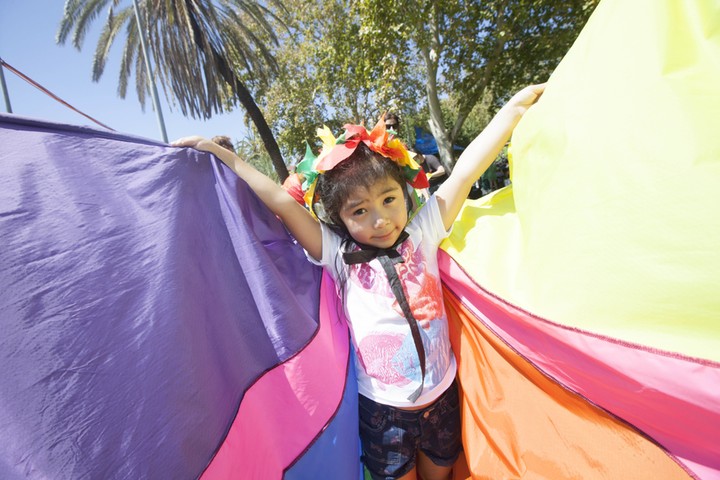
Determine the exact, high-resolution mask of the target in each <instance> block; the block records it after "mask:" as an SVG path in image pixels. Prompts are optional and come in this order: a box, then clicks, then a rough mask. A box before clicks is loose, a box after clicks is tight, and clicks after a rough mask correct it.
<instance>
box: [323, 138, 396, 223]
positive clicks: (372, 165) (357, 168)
mask: <svg viewBox="0 0 720 480" xmlns="http://www.w3.org/2000/svg"><path fill="white" fill-rule="evenodd" d="M388 177H390V178H392V179H393V180H395V181H396V182H397V183H398V185H400V186H401V187H402V190H403V195H404V198H405V200H406V203H407V200H408V198H409V196H408V193H407V189H406V188H405V178H404V177H403V174H402V170H401V169H400V166H399V165H398V164H397V163H395V162H394V161H392V160H390V159H389V158H385V157H383V156H382V155H380V154H378V153H375V152H373V151H372V150H370V149H369V148H368V147H367V146H366V145H365V144H364V143H360V145H358V146H357V148H356V149H355V151H354V152H353V153H352V154H351V155H350V156H349V157H348V158H347V159H345V160H343V161H342V163H340V164H339V165H337V166H336V167H335V168H333V169H332V170H329V171H327V172H325V173H324V174H322V175H320V177H319V178H318V182H317V186H316V187H315V188H316V190H315V193H316V194H317V196H318V198H319V203H320V204H321V207H320V208H321V210H322V212H321V214H320V215H318V216H319V217H320V218H321V219H322V220H323V221H324V222H325V223H327V224H328V225H329V226H330V227H331V228H332V229H333V230H335V231H336V232H337V233H338V234H340V235H342V236H344V237H348V233H347V230H346V229H345V225H344V224H343V222H342V220H341V219H340V210H341V208H342V206H343V203H344V202H345V200H346V199H347V198H348V196H349V195H350V193H351V192H352V191H353V190H355V189H356V188H358V187H364V188H370V186H371V185H373V184H375V183H376V182H378V181H380V180H384V179H385V178H388ZM316 213H320V212H317V210H316Z"/></svg>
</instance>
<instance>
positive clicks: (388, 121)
mask: <svg viewBox="0 0 720 480" xmlns="http://www.w3.org/2000/svg"><path fill="white" fill-rule="evenodd" d="M385 128H386V129H387V130H392V131H394V132H395V133H396V134H398V135H400V117H398V116H397V114H396V113H395V112H387V113H386V114H385Z"/></svg>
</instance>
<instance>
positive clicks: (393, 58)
mask: <svg viewBox="0 0 720 480" xmlns="http://www.w3.org/2000/svg"><path fill="white" fill-rule="evenodd" d="M596 4H597V0H565V1H562V2H558V1H556V0H486V1H481V0H470V1H467V0H466V1H458V0H393V1H387V0H356V1H343V0H333V1H330V2H320V1H315V0H287V1H286V2H285V5H287V6H288V10H289V11H290V12H291V13H292V17H293V18H292V21H291V25H292V27H291V38H292V40H293V41H292V42H288V41H282V42H281V43H280V47H279V51H278V52H276V58H277V59H278V61H279V63H280V64H281V69H282V71H283V74H282V75H281V76H280V78H279V81H278V82H276V83H275V85H274V86H273V87H272V88H271V89H270V90H268V92H267V93H268V96H269V100H268V116H269V117H270V118H272V120H273V122H275V123H277V122H280V123H282V124H283V132H282V133H281V134H280V138H281V143H282V144H283V145H285V146H286V147H287V145H288V144H287V143H285V142H286V141H288V142H290V141H292V142H294V143H295V144H296V145H297V146H295V147H291V148H293V149H294V152H296V153H295V154H296V155H299V154H301V151H302V145H301V142H299V141H300V139H301V138H308V136H310V137H312V136H313V135H314V128H315V127H316V126H318V125H320V124H322V123H328V124H330V126H332V127H334V129H337V127H339V126H340V125H341V124H342V123H344V122H346V121H365V122H366V123H374V122H375V121H376V120H377V117H378V116H379V114H380V113H381V112H382V111H384V110H387V109H392V110H397V111H400V112H401V113H402V115H403V116H404V124H405V130H404V131H402V132H401V134H402V136H403V137H404V138H406V139H407V140H410V139H411V138H412V136H413V135H412V132H411V131H410V130H409V127H410V126H411V124H412V123H413V122H419V121H420V120H423V121H428V122H427V123H428V124H429V127H430V130H431V132H432V133H433V135H434V136H435V138H436V139H437V140H438V144H439V148H440V155H441V157H442V160H443V162H444V163H445V164H446V166H448V167H451V166H452V164H453V163H454V160H453V157H452V154H451V148H450V146H451V145H453V144H454V143H456V142H458V141H460V140H466V137H467V136H468V135H467V130H468V128H464V127H465V123H466V121H470V123H471V124H472V125H468V127H472V128H473V129H474V128H478V130H476V131H475V132H474V133H477V132H478V131H479V130H480V129H481V128H482V127H483V126H484V124H482V125H480V124H479V123H478V122H477V120H478V119H481V118H488V115H487V114H488V113H492V111H493V110H494V109H496V108H497V106H498V105H499V104H501V103H502V102H504V101H505V100H506V99H507V98H508V97H509V96H510V95H511V94H512V93H514V92H515V91H516V90H518V89H519V88H520V87H522V86H524V85H527V84H529V83H534V82H542V81H545V80H546V79H547V78H548V77H549V75H550V74H551V72H552V71H553V70H554V68H555V67H556V66H557V64H558V63H559V61H560V59H561V58H562V57H563V55H564V54H565V53H566V52H567V50H568V49H569V47H570V45H571V44H572V42H573V41H574V40H575V38H576V37H577V35H578V33H579V32H580V30H581V28H582V27H583V26H584V24H585V22H586V21H587V18H588V17H589V15H590V13H591V12H592V10H593V8H594V7H595V5H596ZM478 108H482V109H483V112H479V111H478ZM481 113H482V114H481ZM468 119H470V120H468ZM323 120H324V121H323ZM408 120H411V121H408ZM283 122H284V123H283ZM308 125H312V129H313V133H312V134H310V132H308V131H307V130H308ZM463 143H464V142H463Z"/></svg>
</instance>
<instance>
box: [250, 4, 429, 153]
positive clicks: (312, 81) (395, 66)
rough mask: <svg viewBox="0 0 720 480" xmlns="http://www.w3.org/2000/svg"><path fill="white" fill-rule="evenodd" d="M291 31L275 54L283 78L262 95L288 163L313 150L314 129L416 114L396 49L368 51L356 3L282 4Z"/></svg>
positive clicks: (411, 86)
mask: <svg viewBox="0 0 720 480" xmlns="http://www.w3.org/2000/svg"><path fill="white" fill-rule="evenodd" d="M284 5H285V6H286V8H287V10H288V11H289V12H291V14H292V15H291V16H292V18H291V19H290V20H289V21H288V24H289V26H290V31H289V32H288V34H287V35H286V36H285V37H284V38H282V39H281V41H280V46H279V48H278V49H277V50H276V51H275V52H274V55H275V58H276V59H277V61H278V64H279V65H280V70H281V74H280V75H279V76H278V78H277V80H276V81H274V82H273V84H272V86H271V87H270V88H269V89H268V90H267V91H265V92H264V93H265V94H264V97H263V98H264V102H266V104H267V107H266V111H267V115H268V119H269V120H270V121H271V123H272V124H273V125H274V126H275V128H276V131H277V132H278V141H279V143H280V145H281V146H282V148H283V151H284V152H285V153H286V155H287V156H288V158H290V157H291V158H293V160H296V159H298V158H300V157H302V155H303V154H304V151H305V143H304V142H305V141H306V140H307V141H310V143H311V145H312V146H313V148H316V147H317V146H318V143H317V138H316V129H317V128H318V127H322V126H323V125H327V126H328V127H330V128H331V129H332V131H333V132H335V133H336V134H337V133H338V132H339V131H340V130H341V128H342V126H343V125H344V124H345V123H348V122H355V123H362V122H364V123H365V124H366V125H369V126H372V125H374V123H375V122H376V121H377V120H378V119H379V117H380V115H382V113H383V112H385V111H388V110H393V111H400V112H415V111H418V110H419V108H420V107H419V105H420V104H421V103H422V98H421V97H420V98H419V97H418V95H417V91H418V89H419V88H421V84H420V83H419V82H418V80H417V78H413V76H412V72H413V71H417V69H413V68H410V63H412V62H411V60H412V58H410V56H409V55H406V52H405V51H403V49H402V48H401V46H398V47H397V48H392V49H390V50H387V51H382V50H373V49H374V48H375V47H374V44H373V43H372V42H368V41H367V39H366V37H367V35H368V34H369V32H368V31H366V30H364V29H363V23H362V21H361V20H362V19H361V15H362V14H363V12H362V10H361V9H358V2H357V1H344V0H329V1H327V0H326V1H318V0H286V1H285V2H284Z"/></svg>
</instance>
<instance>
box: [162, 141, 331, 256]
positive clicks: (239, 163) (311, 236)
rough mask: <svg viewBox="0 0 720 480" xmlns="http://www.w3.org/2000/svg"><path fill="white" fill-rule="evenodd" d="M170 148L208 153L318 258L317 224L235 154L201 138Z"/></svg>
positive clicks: (291, 199)
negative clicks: (243, 181)
mask: <svg viewBox="0 0 720 480" xmlns="http://www.w3.org/2000/svg"><path fill="white" fill-rule="evenodd" d="M171 145H172V146H174V147H192V148H195V149H196V150H201V151H205V152H210V153H212V154H213V155H215V156H216V157H218V158H219V159H220V160H222V162H223V163H224V164H225V165H227V166H228V167H230V169H231V170H232V171H233V172H235V174H236V175H237V176H238V177H240V178H242V179H243V180H245V182H246V183H247V184H248V186H249V187H250V188H251V189H252V190H253V191H254V192H255V194H256V195H257V196H258V197H259V198H260V200H261V201H262V202H263V203H264V204H265V205H267V207H268V208H269V209H270V210H271V211H272V212H273V213H274V214H275V215H277V216H278V217H279V218H280V220H281V221H282V222H283V223H284V224H285V226H286V227H287V229H288V230H289V231H290V233H292V235H293V236H294V237H295V239H296V240H297V241H298V243H300V245H301V246H302V247H303V248H304V249H305V250H306V251H307V252H308V253H309V254H310V255H311V256H312V257H313V258H315V259H316V260H319V259H320V257H321V255H322V233H321V231H320V223H318V221H317V220H315V219H314V218H313V217H312V215H310V212H308V211H307V210H306V209H305V208H304V207H303V206H302V205H300V204H299V203H298V202H297V201H295V199H294V198H292V197H291V196H290V194H289V193H287V192H286V191H285V189H283V188H282V187H281V186H280V185H278V184H277V183H275V182H274V181H272V180H271V179H270V178H268V177H266V176H265V175H263V174H262V173H260V172H258V171H257V170H255V168H253V167H252V166H251V165H250V164H248V163H247V162H245V161H243V160H242V159H241V158H240V157H238V156H237V155H235V153H233V152H231V151H229V150H227V149H225V148H223V147H221V146H220V145H218V144H216V143H215V142H212V141H210V140H208V139H206V138H203V137H197V136H193V137H184V138H180V139H178V140H176V141H174V142H173V143H172V144H171Z"/></svg>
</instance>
